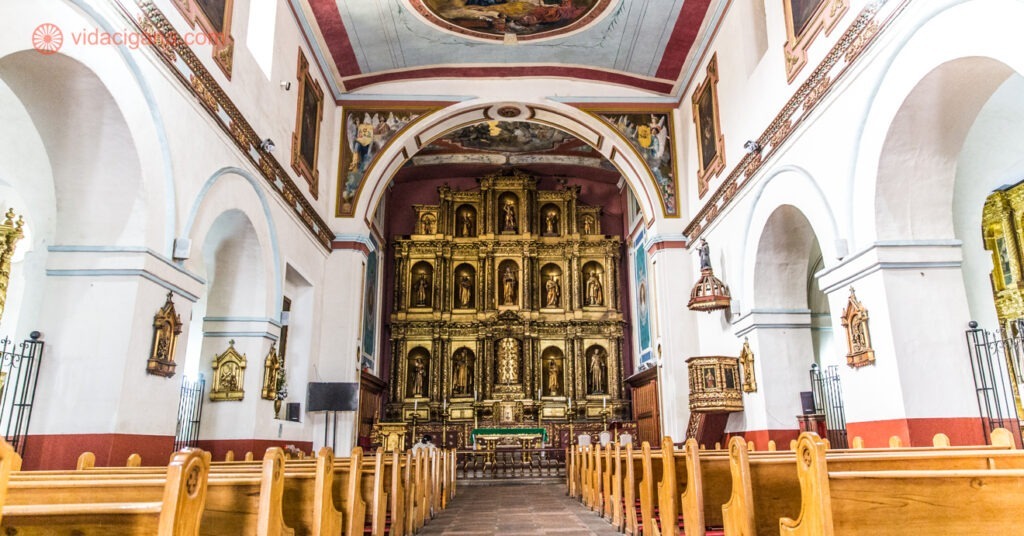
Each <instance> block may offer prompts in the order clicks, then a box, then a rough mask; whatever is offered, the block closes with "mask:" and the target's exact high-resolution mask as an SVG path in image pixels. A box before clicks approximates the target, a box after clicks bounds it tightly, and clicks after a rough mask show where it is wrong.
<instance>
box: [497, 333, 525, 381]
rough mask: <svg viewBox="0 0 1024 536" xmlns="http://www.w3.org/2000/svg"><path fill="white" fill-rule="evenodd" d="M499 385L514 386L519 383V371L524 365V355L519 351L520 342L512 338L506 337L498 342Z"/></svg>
mask: <svg viewBox="0 0 1024 536" xmlns="http://www.w3.org/2000/svg"><path fill="white" fill-rule="evenodd" d="M497 352H498V370H497V374H498V383H499V384H502V385H514V384H518V383H519V369H520V365H521V363H522V360H523V358H522V353H521V351H520V349H519V341H517V340H516V339H513V338H512V337H506V338H504V339H502V340H500V341H498V349H497Z"/></svg>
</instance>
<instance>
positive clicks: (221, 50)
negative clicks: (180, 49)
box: [158, 0, 235, 80]
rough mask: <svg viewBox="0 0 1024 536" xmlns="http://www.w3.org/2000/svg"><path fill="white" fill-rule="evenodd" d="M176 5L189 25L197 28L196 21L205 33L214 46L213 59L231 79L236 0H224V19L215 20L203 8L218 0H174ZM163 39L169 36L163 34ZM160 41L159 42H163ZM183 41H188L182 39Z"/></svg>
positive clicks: (173, 2)
mask: <svg viewBox="0 0 1024 536" xmlns="http://www.w3.org/2000/svg"><path fill="white" fill-rule="evenodd" d="M171 3H172V4H173V5H174V7H176V8H178V11H181V15H182V16H183V17H185V21H186V22H188V25H189V27H191V28H195V27H196V23H198V24H199V27H200V29H202V31H203V32H204V33H205V37H206V39H205V41H208V42H209V43H210V45H212V47H213V60H214V63H216V64H217V67H220V69H221V71H223V72H224V76H226V77H227V78H228V80H231V69H232V63H233V59H232V58H233V55H234V50H235V40H234V38H232V37H231V19H232V18H233V17H232V15H233V13H234V9H235V8H234V4H235V2H234V0H223V2H221V6H220V7H221V10H222V11H221V13H222V16H223V19H222V20H213V19H212V18H210V14H209V13H207V11H206V10H204V9H203V5H204V4H211V3H216V2H200V1H198V0H173V1H172V2H171ZM161 38H162V39H161V41H163V40H167V36H161ZM161 41H158V42H161ZM181 42H182V43H186V41H184V40H182V41H181Z"/></svg>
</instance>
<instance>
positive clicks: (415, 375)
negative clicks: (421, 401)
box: [412, 357, 427, 396]
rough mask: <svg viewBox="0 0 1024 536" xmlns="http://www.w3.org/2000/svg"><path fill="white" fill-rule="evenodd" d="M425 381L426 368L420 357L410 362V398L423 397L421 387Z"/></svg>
mask: <svg viewBox="0 0 1024 536" xmlns="http://www.w3.org/2000/svg"><path fill="white" fill-rule="evenodd" d="M426 379H427V366H426V365H425V364H424V363H423V358H422V357H416V358H415V359H413V360H412V396H423V386H424V384H425V383H426Z"/></svg>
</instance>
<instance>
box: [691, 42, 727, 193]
mask: <svg viewBox="0 0 1024 536" xmlns="http://www.w3.org/2000/svg"><path fill="white" fill-rule="evenodd" d="M707 73H708V75H707V78H705V79H704V81H703V82H701V84H700V85H699V86H697V90H696V91H694V92H693V122H694V126H696V128H697V195H698V196H700V197H704V194H706V193H707V192H708V183H709V182H711V178H712V177H715V176H717V175H718V174H719V173H721V172H722V170H723V169H725V136H724V135H723V134H722V125H721V124H720V123H719V121H718V54H715V55H713V56H711V61H710V62H708V70H707Z"/></svg>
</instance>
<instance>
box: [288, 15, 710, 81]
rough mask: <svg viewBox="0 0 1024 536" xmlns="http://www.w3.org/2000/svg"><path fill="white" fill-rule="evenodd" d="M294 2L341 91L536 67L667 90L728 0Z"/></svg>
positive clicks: (539, 72)
mask: <svg viewBox="0 0 1024 536" xmlns="http://www.w3.org/2000/svg"><path fill="white" fill-rule="evenodd" d="M289 1H290V2H291V3H292V7H293V9H294V11H295V13H296V14H297V15H298V16H299V18H300V19H301V22H302V24H303V27H304V29H305V30H306V33H307V37H308V39H309V42H310V44H311V45H312V46H313V47H314V48H316V49H317V54H316V56H317V57H318V58H319V59H320V61H321V64H322V66H323V68H324V71H325V72H326V73H329V74H333V78H334V80H333V81H332V82H333V83H332V86H333V89H334V90H335V96H336V97H339V96H340V95H341V94H344V93H347V92H352V91H358V90H361V89H364V88H371V87H373V86H375V85H378V84H384V83H391V82H403V81H409V80H425V79H462V78H509V77H537V76H544V77H558V78H568V79H577V80H586V81H593V82H600V83H607V84H615V85H617V86H622V87H629V88H633V89H637V90H640V91H643V92H647V93H652V94H662V95H668V94H671V93H672V92H673V91H674V89H675V87H676V82H677V79H679V78H680V77H681V76H682V75H683V74H685V73H688V72H690V71H691V70H692V69H690V68H688V67H687V68H685V69H684V67H685V66H686V65H688V64H687V61H688V60H690V61H691V62H692V61H695V60H693V59H692V58H693V57H695V56H699V54H700V52H701V49H700V47H701V46H703V45H704V39H703V37H704V36H703V33H704V32H707V31H708V30H707V28H714V27H715V25H716V24H717V21H718V20H719V19H720V17H721V15H722V13H723V11H724V8H723V7H722V6H723V5H724V3H725V0H643V1H639V0H377V1H375V2H353V1H344V0H289ZM471 2H475V3H471ZM484 4H488V5H484ZM509 36H512V37H513V38H511V39H510V38H509ZM548 37H550V38H548Z"/></svg>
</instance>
